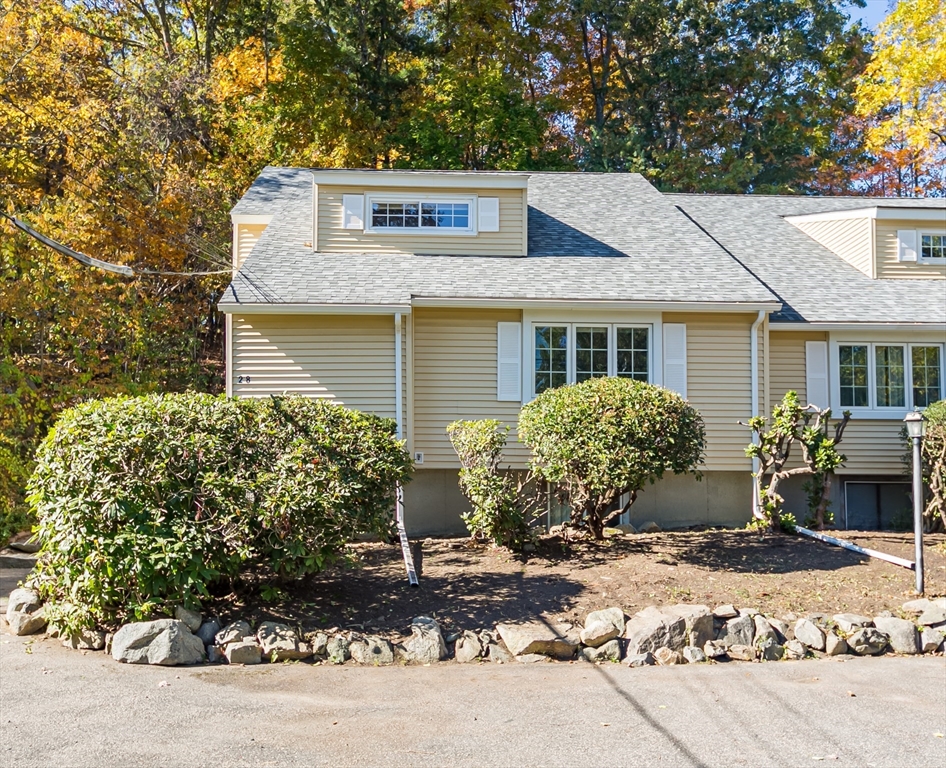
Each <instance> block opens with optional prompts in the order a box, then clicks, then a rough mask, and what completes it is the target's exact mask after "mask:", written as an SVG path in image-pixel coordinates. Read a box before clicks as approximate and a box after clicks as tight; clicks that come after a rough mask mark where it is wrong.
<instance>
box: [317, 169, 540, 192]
mask: <svg viewBox="0 0 946 768" xmlns="http://www.w3.org/2000/svg"><path fill="white" fill-rule="evenodd" d="M312 174H313V176H314V177H315V181H316V183H318V184H325V185H338V186H346V187H347V186H352V187H364V188H368V187H407V188H411V189H447V188H449V189H458V188H464V189H466V188H469V189H527V188H528V187H529V174H527V173H490V172H475V173H473V172H470V173H451V172H448V171H437V172H427V171H312Z"/></svg>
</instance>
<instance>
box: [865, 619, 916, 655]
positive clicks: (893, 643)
mask: <svg viewBox="0 0 946 768" xmlns="http://www.w3.org/2000/svg"><path fill="white" fill-rule="evenodd" d="M874 626H875V627H877V629H879V630H880V631H881V632H883V633H884V634H885V635H887V639H888V641H889V642H890V647H891V648H892V649H893V651H894V652H895V653H910V654H913V653H919V652H920V633H919V632H917V629H916V625H915V624H914V623H913V622H912V621H907V620H906V619H898V618H895V617H893V616H890V617H883V616H876V617H875V618H874Z"/></svg>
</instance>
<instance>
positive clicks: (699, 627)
mask: <svg viewBox="0 0 946 768" xmlns="http://www.w3.org/2000/svg"><path fill="white" fill-rule="evenodd" d="M664 613H668V614H670V615H671V616H679V617H680V618H682V619H683V620H684V621H685V622H686V634H687V643H688V644H689V645H691V646H693V647H695V648H702V647H703V646H704V645H706V643H708V642H709V641H710V640H712V639H713V638H714V636H715V629H714V625H713V612H712V611H711V610H710V609H709V607H707V606H705V605H682V604H681V605H671V606H670V607H669V608H664Z"/></svg>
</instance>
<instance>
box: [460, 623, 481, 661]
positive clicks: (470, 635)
mask: <svg viewBox="0 0 946 768" xmlns="http://www.w3.org/2000/svg"><path fill="white" fill-rule="evenodd" d="M482 655H483V643H482V642H480V638H479V636H478V635H477V634H476V633H475V632H470V631H469V630H467V631H465V632H464V633H463V634H462V635H460V637H458V638H457V642H456V645H455V646H454V647H453V658H455V659H456V660H457V661H458V662H460V663H461V664H468V663H470V662H471V661H475V660H476V659H478V658H479V657H480V656H482Z"/></svg>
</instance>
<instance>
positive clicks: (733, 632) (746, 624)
mask: <svg viewBox="0 0 946 768" xmlns="http://www.w3.org/2000/svg"><path fill="white" fill-rule="evenodd" d="M754 638H755V621H753V617H752V616H737V617H735V618H733V619H729V621H727V622H726V623H725V624H724V625H723V627H722V629H720V630H719V636H718V637H717V638H716V640H717V642H720V643H722V644H723V645H724V646H725V647H726V648H729V647H731V646H733V645H752V641H753V639H754Z"/></svg>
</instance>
